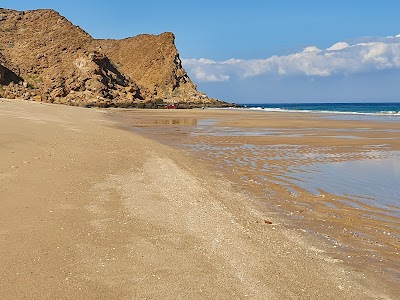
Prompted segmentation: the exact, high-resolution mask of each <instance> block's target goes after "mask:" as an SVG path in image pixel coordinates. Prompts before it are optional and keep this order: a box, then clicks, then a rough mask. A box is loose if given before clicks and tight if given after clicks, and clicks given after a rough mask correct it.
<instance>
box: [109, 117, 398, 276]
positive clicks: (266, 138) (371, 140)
mask: <svg viewBox="0 0 400 300" xmlns="http://www.w3.org/2000/svg"><path fill="white" fill-rule="evenodd" d="M111 114H115V115H116V116H117V119H120V120H121V122H123V123H125V124H126V126H128V128H129V127H130V128H132V129H133V131H134V132H136V133H139V134H142V135H144V136H147V137H150V138H154V139H156V140H158V141H160V142H162V143H164V144H167V145H172V146H174V147H177V148H181V149H185V150H188V151H190V152H192V154H194V155H195V156H196V157H197V159H200V160H202V161H204V162H206V163H208V164H209V167H210V168H211V169H214V170H215V171H216V172H219V173H222V174H223V176H225V177H226V178H228V179H229V180H230V181H232V182H235V183H236V184H237V185H238V187H239V188H241V189H242V190H244V191H246V192H249V193H251V194H252V195H254V196H255V197H258V198H260V205H261V207H264V209H265V205H266V206H267V207H268V209H272V210H274V211H276V212H278V213H279V214H280V215H281V217H282V218H283V220H284V223H286V224H287V226H288V227H291V228H295V229H296V228H297V229H300V230H305V231H307V232H311V233H312V234H313V235H314V236H319V237H320V238H322V239H323V240H325V242H328V248H329V250H328V252H329V253H330V255H331V256H332V257H335V258H336V259H340V260H342V261H346V264H348V265H351V266H352V267H355V268H356V269H359V270H360V271H362V270H363V268H364V266H365V265H366V264H368V265H370V267H372V268H373V270H374V271H375V272H378V273H382V272H383V273H386V275H388V274H390V273H391V271H388V270H386V271H384V270H385V269H386V268H387V267H389V268H393V272H394V273H393V274H392V275H390V276H389V279H390V280H392V281H394V282H396V281H397V280H398V275H399V270H400V268H399V266H398V264H397V263H396V261H398V259H397V258H398V248H397V246H396V243H398V241H396V240H398V238H399V236H400V232H399V231H398V227H396V224H398V221H399V206H398V204H397V207H394V206H393V207H391V208H390V207H389V206H386V208H385V207H379V206H378V207H377V206H376V205H377V204H374V203H373V202H371V203H369V202H365V203H364V202H363V201H367V200H368V198H364V200H362V199H357V198H354V197H353V198H349V197H348V196H346V197H345V196H344V195H338V194H337V192H338V190H336V189H337V188H338V187H339V188H340V185H339V186H338V185H337V184H336V186H334V190H333V191H330V192H329V190H321V187H319V189H317V191H318V193H317V194H312V193H311V192H310V191H309V190H305V189H304V188H300V186H299V185H298V183H300V182H299V181H298V180H300V178H297V179H296V181H294V182H293V179H294V178H293V176H299V174H300V175H301V174H302V173H304V172H305V173H304V174H311V173H310V171H312V172H315V171H313V169H315V167H312V166H314V165H315V166H317V165H318V164H321V166H325V165H328V166H330V167H329V169H330V168H333V167H335V166H336V165H343V166H345V165H346V164H349V163H348V162H352V161H353V160H355V161H359V160H360V159H363V157H364V159H366V161H365V162H367V160H368V161H374V159H377V158H378V157H379V160H378V161H381V160H382V159H383V158H384V157H383V156H380V155H384V156H387V155H389V157H390V155H391V154H390V151H394V152H393V153H394V155H396V156H395V157H397V158H393V163H394V162H395V161H396V160H398V159H399V158H398V157H399V154H400V152H399V144H398V142H397V141H398V139H396V138H395V136H396V134H397V136H398V132H399V130H398V129H399V126H398V127H397V130H396V129H393V130H392V129H391V130H389V132H388V133H387V135H388V136H390V139H388V138H387V137H385V134H384V131H386V130H388V128H392V124H390V125H388V124H387V123H374V124H372V125H368V126H371V129H369V130H368V131H365V130H364V129H363V128H365V127H366V126H367V125H366V124H367V123H365V122H360V121H357V120H351V121H348V122H345V123H342V122H340V123H339V122H338V120H325V119H323V118H319V117H318V116H315V115H304V114H302V113H299V114H293V113H292V112H289V113H287V112H276V113H275V112H274V113H269V114H268V115H267V117H266V118H265V116H266V115H265V112H261V113H258V112H254V111H251V112H250V111H247V112H245V113H240V111H239V112H237V111H234V112H230V111H219V110H212V111H208V112H204V111H203V112H186V113H173V112H151V111H149V112H148V113H146V114H145V113H142V112H140V111H132V119H129V115H130V113H128V112H121V113H120V114H118V112H111ZM114 117H115V116H114ZM133 118H135V119H133ZM114 119H115V118H114ZM265 119H268V121H266V120H265ZM322 122H323V123H322ZM397 125H398V124H397ZM135 126H136V127H135ZM238 126H240V127H238ZM264 126H269V128H268V130H267V131H265V129H264ZM285 126H286V127H287V128H286V129H284V127H285ZM317 126H320V127H321V126H322V127H321V128H318V127H317ZM338 126H341V127H338ZM254 128H259V129H256V130H254ZM310 128H311V129H310ZM334 128H337V129H335V130H333V129H334ZM342 128H346V131H349V132H350V133H348V134H349V135H350V134H351V135H353V134H354V137H350V136H349V137H348V136H343V135H344V133H343V130H344V129H342ZM360 128H361V129H363V130H360ZM336 131H337V132H338V133H336ZM159 132H161V134H160V133H159ZM288 132H289V133H290V134H289V133H288ZM326 132H329V135H326ZM299 135H301V136H299ZM382 136H383V137H382ZM383 141H384V142H385V143H390V145H391V146H389V145H388V146H385V147H383V146H382V147H381V146H380V147H376V146H377V145H376V144H381V143H382V142H383ZM310 143H311V144H310ZM241 145H244V146H243V148H242V146H241ZM265 145H269V146H265ZM300 145H303V146H300ZM306 145H309V146H306ZM349 147H350V148H349ZM240 149H241V150H240ZM262 149H264V150H262ZM389 149H392V150H389ZM231 152H232V153H231ZM233 153H235V154H233ZM254 153H258V155H264V156H265V159H264V162H263V163H266V164H268V165H269V166H270V168H272V169H270V171H269V172H265V171H264V172H260V171H259V170H260V168H261V166H262V164H261V165H259V167H258V169H257V168H255V165H256V164H259V163H260V160H259V159H258V158H257V157H256V156H254V155H255V154H254ZM285 153H287V154H290V155H291V156H292V158H290V157H286V158H285V155H286V154H285ZM379 153H381V154H379ZM274 155H278V156H280V157H281V159H280V160H278V161H276V160H275V159H274V158H273V157H274ZM310 155H311V156H310ZM371 155H373V156H371ZM302 156H305V157H310V159H306V160H305V159H304V157H302ZM311 157H314V158H313V159H311ZM324 157H325V158H324ZM261 161H263V160H262V159H261ZM279 161H282V163H283V164H282V163H279ZM238 162H239V163H238ZM250 163H251V164H253V167H251V166H250ZM361 163H362V161H360V162H359V163H358V164H359V165H358V166H357V167H356V168H359V167H360V166H361V167H362V166H364V167H363V168H362V169H364V172H370V171H372V169H371V170H369V169H367V170H365V163H362V164H361ZM353 164H354V163H353ZM375 164H376V163H375ZM350 166H352V165H351V164H350ZM376 167H379V165H377V166H376ZM229 168H233V169H232V171H233V172H232V171H228V172H226V171H225V170H226V169H228V170H229ZM282 168H283V169H282ZM287 168H289V169H290V170H291V171H289V169H287ZM293 168H294V169H299V171H300V173H298V174H297V175H295V174H296V173H293ZM310 168H311V169H310ZM320 168H321V167H320ZM349 168H350V167H347V169H344V170H343V171H345V172H349V171H351V168H354V167H351V168H350V169H349ZM286 169H287V170H286ZM329 169H328V170H329ZM274 170H275V171H274ZM277 170H279V172H278V173H277V174H275V173H276V171H277ZM284 170H286V171H284ZM322 170H327V168H326V167H325V168H323V169H322ZM322 170H320V171H319V172H321V171H322ZM378 170H379V169H375V170H374V171H372V172H375V173H376V172H377V171H378ZM282 171H284V173H282ZM339 171H341V169H338V171H337V172H339ZM271 172H272V173H271ZM325 172H326V171H325ZM394 172H396V171H394ZM331 173H332V172H331ZM278 174H279V176H277V175H278ZM317 174H318V173H317ZM379 174H380V173H379ZM321 175H323V174H321ZM387 175H388V174H385V175H384V176H385V177H387ZM307 176H308V177H310V175H307ZM329 176H336V177H334V178H332V179H331V180H332V181H334V182H336V181H337V180H339V179H340V178H341V177H343V176H342V175H341V174H340V173H337V174H336V175H335V174H334V173H333V174H331V175H329ZM268 177H269V178H271V177H272V178H273V180H272V183H273V184H272V186H271V184H270V183H271V180H269V181H270V182H268V180H267V178H268ZM349 177H350V178H349ZM364 177H365V176H364ZM282 179H284V180H282ZM306 179H307V178H306ZM348 179H350V182H351V180H352V179H351V175H349V176H348ZM389 179H390V178H389ZM301 180H304V179H301ZM314 180H315V179H314ZM327 180H329V179H325V182H326V183H327V182H329V181H330V180H329V181H327ZM374 180H375V179H374ZM393 180H395V181H396V180H397V179H393ZM386 181H388V179H387V180H386ZM296 182H297V183H296ZM350 182H349V183H350ZM389 182H391V181H388V183H389ZM322 183H323V182H322ZM275 184H279V185H278V186H276V185H275ZM293 184H294V185H293ZM342 184H346V183H345V182H343V183H342ZM371 184H372V186H374V185H376V184H378V183H376V182H372V183H371ZM381 184H382V183H381ZM317 187H318V186H316V188H317ZM355 187H356V186H351V185H349V187H348V188H349V189H350V190H351V189H354V188H355ZM388 187H389V188H391V186H390V185H389V186H388ZM395 187H396V185H395V184H394V189H395ZM267 188H268V190H267V191H266V189H267ZM363 188H365V187H363ZM376 188H379V190H381V189H382V188H383V187H380V186H379V184H378V185H377V186H376ZM335 190H336V193H335ZM359 191H360V190H359ZM393 191H395V190H393ZM395 192H396V193H398V191H395ZM386 196H389V195H386ZM388 200H390V198H388ZM393 201H394V202H393V203H396V202H395V199H393ZM384 203H385V202H384ZM389 203H390V202H389ZM393 205H394V204H393ZM389 208H390V210H387V209H389ZM261 209H263V208H261ZM393 209H395V210H393ZM339 210H341V211H339ZM392 213H394V215H392ZM382 218H383V219H382ZM312 220H315V221H312ZM338 226H339V228H343V232H341V233H340V232H339V228H337V227H338ZM387 226H389V227H387ZM364 227H366V229H363V228H364ZM335 228H337V229H335ZM386 234H388V236H386ZM372 243H375V244H376V245H375V247H371V245H370V244H372ZM382 243H383V244H382ZM382 247H383V248H382ZM339 249H341V250H340V251H339ZM364 249H365V250H364ZM396 249H397V253H396ZM338 251H339V253H340V252H343V253H340V255H338V254H339V253H338ZM376 251H378V253H376ZM388 259H389V260H388ZM387 260H388V261H387ZM381 275H384V277H386V275H385V274H381Z"/></svg>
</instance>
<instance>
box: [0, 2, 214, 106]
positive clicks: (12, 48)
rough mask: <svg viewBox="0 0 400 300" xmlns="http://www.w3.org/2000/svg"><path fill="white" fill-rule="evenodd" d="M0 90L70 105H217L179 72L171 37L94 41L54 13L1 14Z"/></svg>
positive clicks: (5, 94) (2, 93)
mask: <svg viewBox="0 0 400 300" xmlns="http://www.w3.org/2000/svg"><path fill="white" fill-rule="evenodd" d="M0 84H1V85H2V88H1V89H0V97H1V96H2V97H8V98H15V97H21V98H23V99H34V100H36V101H46V102H55V103H65V104H71V105H95V106H138V105H137V104H140V103H141V102H143V101H145V102H148V101H155V100H158V101H160V99H163V101H165V102H193V103H213V102H215V100H214V99H209V98H208V97H207V96H206V95H205V94H203V93H200V92H198V91H197V89H196V85H195V84H193V83H192V82H191V80H190V78H189V77H188V76H187V74H186V71H185V70H184V69H183V68H182V65H181V61H180V58H179V54H178V51H177V49H176V47H175V44H174V35H173V34H172V33H164V34H161V35H158V36H155V35H140V36H137V37H133V38H127V39H124V40H95V39H93V38H92V37H91V36H90V35H89V34H87V33H86V32H85V31H83V30H82V29H80V28H79V27H77V26H74V25H73V24H72V23H71V22H69V21H68V20H67V19H65V18H64V17H62V16H61V15H59V14H58V13H57V12H55V11H53V10H36V11H27V12H19V11H14V10H6V9H0ZM215 103H216V102H215Z"/></svg>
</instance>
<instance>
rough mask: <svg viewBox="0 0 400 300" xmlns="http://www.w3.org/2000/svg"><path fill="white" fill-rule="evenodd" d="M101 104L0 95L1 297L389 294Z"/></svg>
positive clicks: (393, 293)
mask: <svg viewBox="0 0 400 300" xmlns="http://www.w3.org/2000/svg"><path fill="white" fill-rule="evenodd" d="M153 113H156V114H157V113H159V112H155V111H150V112H149V111H140V112H138V114H139V115H141V116H142V117H144V116H147V117H146V118H148V116H150V115H151V114H153ZM169 113H170V112H167V114H169ZM171 113H174V114H175V113H177V114H180V115H179V117H178V118H181V117H183V118H185V114H196V113H197V112H195V111H193V112H189V111H185V112H171ZM106 114H109V112H105V111H102V110H94V109H85V108H75V107H67V106H57V105H50V104H40V103H33V102H23V101H17V100H0V157H1V160H0V201H1V210H0V242H1V247H0V264H1V266H2V272H0V298H1V299H160V298H162V299H243V298H250V299H321V298H326V299H337V298H340V299H390V298H391V299H396V297H398V296H399V294H398V290H397V289H396V285H393V284H392V283H391V282H381V281H380V278H379V277H377V276H376V274H375V273H372V272H369V271H368V270H365V271H363V272H361V271H355V270H353V269H352V268H350V267H349V266H347V265H346V264H344V263H342V262H340V261H338V260H335V259H332V257H331V256H330V255H328V254H327V252H326V249H327V244H325V243H324V242H323V241H321V240H319V239H315V238H314V237H313V236H312V235H308V234H307V233H304V232H301V231H299V230H297V229H293V228H292V226H289V225H288V222H282V219H281V217H280V215H279V214H278V213H276V212H274V211H273V210H269V209H268V207H266V206H263V205H261V206H260V201H259V200H260V199H259V198H257V196H255V194H254V195H253V194H250V193H248V192H246V190H242V189H241V188H240V186H238V185H237V184H235V181H229V180H227V178H226V177H224V175H222V173H217V172H215V171H213V170H214V169H212V166H211V164H209V163H207V162H206V161H204V162H203V161H199V160H198V159H196V158H195V157H194V156H193V155H192V154H190V153H188V152H187V151H184V150H179V149H174V148H171V147H169V146H166V145H163V144H161V143H159V142H157V141H154V140H150V139H148V138H145V137H143V136H140V135H138V134H135V133H132V132H129V131H127V130H123V129H121V127H122V123H115V122H114V121H111V120H110V119H109V118H106V116H105V115H106ZM169 117H171V115H169ZM156 118H157V119H158V118H159V116H158V115H157V116H156ZM174 118H175V115H174ZM118 119H119V120H121V118H120V117H118ZM125 121H126V120H125ZM125 121H124V122H125ZM125 125H126V123H125ZM182 135H185V134H182ZM175 136H176V135H175ZM173 137H174V136H170V138H173Z"/></svg>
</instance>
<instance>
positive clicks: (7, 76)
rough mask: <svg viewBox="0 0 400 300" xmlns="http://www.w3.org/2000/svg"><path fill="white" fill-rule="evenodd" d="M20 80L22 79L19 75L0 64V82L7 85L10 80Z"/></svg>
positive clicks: (17, 81)
mask: <svg viewBox="0 0 400 300" xmlns="http://www.w3.org/2000/svg"><path fill="white" fill-rule="evenodd" d="M21 81H23V79H22V78H21V77H19V76H18V75H17V74H15V73H14V72H13V71H11V70H10V69H8V68H6V67H4V66H2V65H0V84H2V85H9V84H10V83H11V82H13V83H19V82H21Z"/></svg>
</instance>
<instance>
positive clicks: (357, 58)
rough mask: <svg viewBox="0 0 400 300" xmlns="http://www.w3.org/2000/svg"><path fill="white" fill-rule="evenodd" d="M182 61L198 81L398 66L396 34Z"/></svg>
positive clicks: (399, 45)
mask: <svg viewBox="0 0 400 300" xmlns="http://www.w3.org/2000/svg"><path fill="white" fill-rule="evenodd" d="M183 64H184V67H185V68H186V70H187V71H188V73H189V75H190V76H192V77H193V79H195V80H198V81H202V82H213V81H214V82H215V81H228V80H229V79H231V78H232V77H237V78H240V79H245V78H250V77H257V76H262V75H272V76H274V75H275V76H282V77H283V76H285V77H286V76H302V75H303V76H304V75H305V76H318V77H327V76H332V75H340V74H352V73H363V72H371V71H377V70H386V69H400V34H399V35H396V36H394V37H392V36H390V37H385V38H375V41H374V40H372V38H369V39H368V42H363V43H354V44H352V45H349V44H348V43H346V42H339V43H336V44H334V45H332V46H331V47H329V48H327V49H325V50H321V49H319V48H317V47H316V46H310V47H307V48H305V49H303V51H301V52H298V53H293V54H290V55H285V56H277V55H274V56H271V57H269V58H266V59H250V60H243V59H229V60H225V61H214V60H210V59H205V58H200V59H183Z"/></svg>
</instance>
